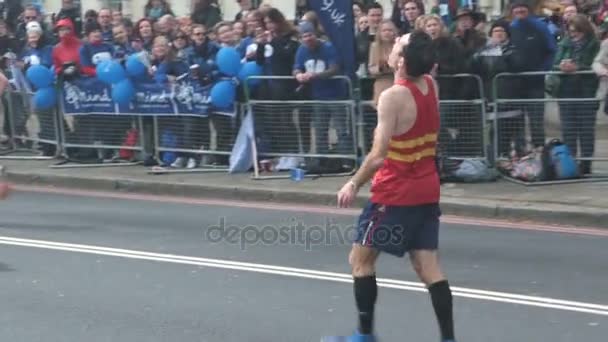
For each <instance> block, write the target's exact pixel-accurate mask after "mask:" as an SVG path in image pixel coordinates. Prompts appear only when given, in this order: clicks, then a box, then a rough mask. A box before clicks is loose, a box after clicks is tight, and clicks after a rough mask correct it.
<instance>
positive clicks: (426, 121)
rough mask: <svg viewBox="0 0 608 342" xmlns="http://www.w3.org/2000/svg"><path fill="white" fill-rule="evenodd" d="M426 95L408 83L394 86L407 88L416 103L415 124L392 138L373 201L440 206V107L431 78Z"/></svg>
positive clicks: (377, 176) (376, 179)
mask: <svg viewBox="0 0 608 342" xmlns="http://www.w3.org/2000/svg"><path fill="white" fill-rule="evenodd" d="M424 78H425V80H426V83H427V86H428V91H427V94H426V95H424V94H422V92H421V91H420V90H419V89H418V87H417V86H416V85H415V84H414V83H412V82H410V81H407V80H397V81H396V82H395V83H396V84H398V85H401V86H404V87H406V88H408V89H409V90H410V92H411V94H412V96H413V97H414V101H415V103H416V109H417V110H416V113H417V115H416V121H415V123H414V126H413V127H412V128H411V129H410V130H409V131H407V132H406V133H404V134H401V135H397V136H393V137H392V138H391V140H390V142H389V149H388V155H387V157H386V159H385V160H384V164H383V166H382V167H381V168H380V169H379V170H378V171H377V172H376V174H375V175H374V178H373V180H372V186H371V192H372V196H371V201H372V202H374V203H378V204H384V205H393V206H416V205H423V204H433V203H439V198H440V185H439V174H438V172H437V167H436V163H435V156H436V147H437V137H438V133H439V124H440V116H439V104H438V101H437V97H436V91H435V86H434V83H433V81H432V78H431V77H430V76H425V77H424Z"/></svg>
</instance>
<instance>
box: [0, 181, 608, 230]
mask: <svg viewBox="0 0 608 342" xmlns="http://www.w3.org/2000/svg"><path fill="white" fill-rule="evenodd" d="M6 178H7V179H8V180H9V181H10V182H13V183H15V184H22V185H38V186H55V187H63V188H72V189H86V190H97V191H117V192H127V193H139V194H149V195H169V196H178V197H179V196H184V197H195V198H196V197H205V198H215V199H224V200H239V201H268V202H275V203H290V204H307V205H316V206H335V205H336V195H335V194H329V193H322V194H318V193H311V192H295V191H277V190H265V189H247V188H237V187H230V186H213V185H193V184H180V183H166V182H151V181H132V180H120V179H119V180H113V179H105V178H83V177H72V176H57V175H39V174H30V173H15V172H10V171H8V172H6ZM366 201H367V197H366V196H364V195H360V196H358V197H357V199H356V203H355V205H356V206H357V207H362V206H363V205H364V204H365V202H366ZM555 208H556V207H555V206H545V205H543V204H541V203H535V204H531V205H529V206H525V205H522V204H519V205H510V204H509V203H501V202H491V201H486V202H482V201H470V200H467V199H463V198H456V197H452V198H442V202H441V209H442V212H443V214H444V215H452V216H468V217H476V218H486V219H504V220H510V221H536V222H542V223H549V224H562V225H564V224H570V225H579V226H592V227H601V228H608V212H607V211H603V210H601V209H599V208H598V209H588V208H586V209H585V210H577V208H576V207H565V206H560V207H559V211H556V210H555Z"/></svg>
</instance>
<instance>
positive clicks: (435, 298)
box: [428, 280, 454, 340]
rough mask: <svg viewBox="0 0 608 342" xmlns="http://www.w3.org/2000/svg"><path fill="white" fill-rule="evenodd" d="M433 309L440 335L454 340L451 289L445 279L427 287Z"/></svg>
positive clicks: (445, 338)
mask: <svg viewBox="0 0 608 342" xmlns="http://www.w3.org/2000/svg"><path fill="white" fill-rule="evenodd" d="M428 289H429V292H430V294H431V301H432V302H433V309H435V315H436V316H437V321H438V323H439V329H440V331H441V337H442V339H444V340H454V319H453V312H452V291H451V290H450V284H449V283H448V281H447V280H442V281H439V282H436V283H434V284H431V285H430V286H429V287H428Z"/></svg>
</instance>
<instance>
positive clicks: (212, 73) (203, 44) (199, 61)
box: [186, 24, 219, 85]
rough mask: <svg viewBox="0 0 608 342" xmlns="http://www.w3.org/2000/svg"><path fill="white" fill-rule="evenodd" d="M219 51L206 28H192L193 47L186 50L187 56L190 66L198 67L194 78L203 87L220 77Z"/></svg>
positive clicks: (196, 26) (195, 26)
mask: <svg viewBox="0 0 608 342" xmlns="http://www.w3.org/2000/svg"><path fill="white" fill-rule="evenodd" d="M218 51H219V46H218V45H217V44H215V43H214V42H212V41H211V40H209V38H208V36H207V29H206V28H205V26H203V25H198V24H197V25H194V26H192V46H190V47H189V48H188V49H187V50H186V56H187V59H188V64H189V65H190V66H197V68H195V69H194V71H193V72H194V73H195V75H194V76H195V77H196V78H197V79H198V80H199V81H200V82H201V84H202V85H207V84H211V83H213V81H214V80H215V79H217V77H219V73H218V70H217V65H216V64H215V57H216V55H217V53H218Z"/></svg>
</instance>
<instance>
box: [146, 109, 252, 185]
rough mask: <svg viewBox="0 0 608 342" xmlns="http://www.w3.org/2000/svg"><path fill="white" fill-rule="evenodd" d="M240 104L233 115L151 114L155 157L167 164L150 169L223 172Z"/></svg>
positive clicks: (231, 144)
mask: <svg viewBox="0 0 608 342" xmlns="http://www.w3.org/2000/svg"><path fill="white" fill-rule="evenodd" d="M244 107H245V105H244V104H241V103H237V104H236V112H235V115H234V116H231V115H226V114H227V113H225V114H217V113H212V114H210V115H209V116H206V117H203V116H187V115H179V116H175V115H173V116H158V117H155V118H154V132H155V133H154V137H155V151H156V154H157V159H158V160H159V161H161V163H162V164H163V165H165V166H168V168H165V169H163V170H151V172H152V173H195V172H227V171H228V168H229V164H230V154H231V152H232V148H233V144H234V140H235V136H236V132H237V131H238V124H239V122H240V121H241V119H242V115H243V112H244Z"/></svg>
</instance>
